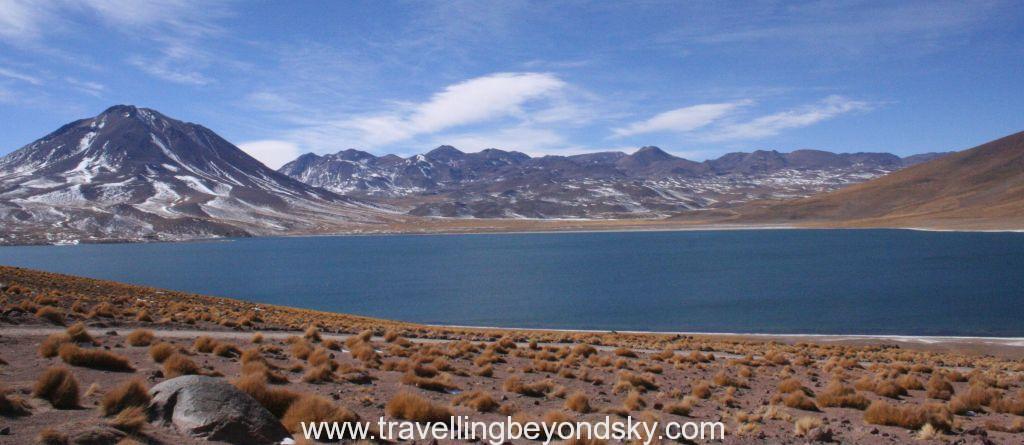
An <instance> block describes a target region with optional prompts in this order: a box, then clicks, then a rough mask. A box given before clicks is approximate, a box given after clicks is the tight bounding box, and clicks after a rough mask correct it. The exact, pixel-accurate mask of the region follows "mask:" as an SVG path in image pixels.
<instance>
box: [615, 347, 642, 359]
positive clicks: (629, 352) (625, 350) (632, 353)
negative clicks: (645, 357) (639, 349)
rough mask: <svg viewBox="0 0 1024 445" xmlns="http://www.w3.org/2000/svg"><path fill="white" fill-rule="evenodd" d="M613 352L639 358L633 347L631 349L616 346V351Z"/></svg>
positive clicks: (620, 355) (622, 355)
mask: <svg viewBox="0 0 1024 445" xmlns="http://www.w3.org/2000/svg"><path fill="white" fill-rule="evenodd" d="M612 353H613V354H615V355H616V356H619V357H629V358H637V357H638V356H637V354H636V352H635V351H633V350H632V349H629V348H622V347H619V348H615V351H613V352H612Z"/></svg>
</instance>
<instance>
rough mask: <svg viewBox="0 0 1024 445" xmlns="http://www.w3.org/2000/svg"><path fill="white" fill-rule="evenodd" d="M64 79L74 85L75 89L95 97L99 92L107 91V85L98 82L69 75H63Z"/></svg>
mask: <svg viewBox="0 0 1024 445" xmlns="http://www.w3.org/2000/svg"><path fill="white" fill-rule="evenodd" d="M64 81H65V82H67V83H68V85H71V86H72V87H74V88H75V89H77V90H79V91H81V92H83V93H86V94H89V95H92V96H96V97H99V96H100V95H101V94H103V93H104V92H105V91H107V87H106V86H105V85H103V84H101V83H99V82H92V81H89V80H80V79H76V78H74V77H70V76H69V77H65V78H64Z"/></svg>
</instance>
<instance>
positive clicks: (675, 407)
mask: <svg viewBox="0 0 1024 445" xmlns="http://www.w3.org/2000/svg"><path fill="white" fill-rule="evenodd" d="M695 403H696V399H695V398H694V397H692V396H687V397H684V398H683V400H682V401H681V402H671V403H669V404H667V405H665V407H664V408H663V410H664V411H665V412H666V413H669V414H675V415H677V416H689V415H690V411H693V405H694V404H695Z"/></svg>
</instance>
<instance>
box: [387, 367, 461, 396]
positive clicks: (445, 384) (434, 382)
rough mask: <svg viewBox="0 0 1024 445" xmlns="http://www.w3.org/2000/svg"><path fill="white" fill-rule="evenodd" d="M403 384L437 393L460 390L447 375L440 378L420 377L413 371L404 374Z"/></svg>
mask: <svg viewBox="0 0 1024 445" xmlns="http://www.w3.org/2000/svg"><path fill="white" fill-rule="evenodd" d="M401 383H402V384H403V385H410V386H415V387H417V388H420V389H425V390H428V391H437V392H448V391H451V390H453V389H458V387H456V386H455V385H454V384H452V382H451V380H450V379H449V378H447V376H445V375H442V376H439V377H420V376H418V375H416V373H415V372H413V371H412V370H410V371H409V372H406V373H405V374H402V379H401Z"/></svg>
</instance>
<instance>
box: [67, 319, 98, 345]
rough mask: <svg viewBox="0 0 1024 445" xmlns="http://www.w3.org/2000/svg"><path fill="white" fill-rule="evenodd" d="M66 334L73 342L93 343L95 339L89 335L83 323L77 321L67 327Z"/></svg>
mask: <svg viewBox="0 0 1024 445" xmlns="http://www.w3.org/2000/svg"><path fill="white" fill-rule="evenodd" d="M65 332H67V334H68V336H70V337H71V341H73V342H75V343H95V342H96V340H95V339H93V338H92V336H91V335H89V331H88V330H86V328H85V323H82V322H78V323H75V324H73V325H71V326H69V327H68V329H67V331H65Z"/></svg>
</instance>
